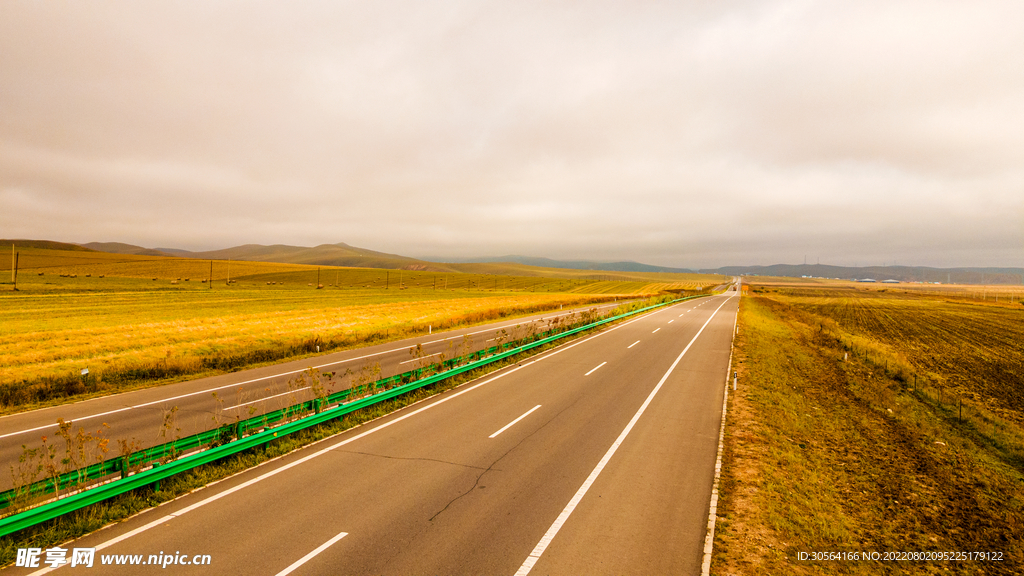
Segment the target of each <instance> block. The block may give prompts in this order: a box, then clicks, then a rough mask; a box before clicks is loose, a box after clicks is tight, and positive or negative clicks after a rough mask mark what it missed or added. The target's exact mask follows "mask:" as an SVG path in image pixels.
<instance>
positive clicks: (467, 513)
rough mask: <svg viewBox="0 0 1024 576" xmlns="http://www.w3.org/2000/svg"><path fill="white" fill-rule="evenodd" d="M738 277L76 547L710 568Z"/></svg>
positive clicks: (283, 564) (545, 566)
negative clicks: (720, 291) (716, 290)
mask: <svg viewBox="0 0 1024 576" xmlns="http://www.w3.org/2000/svg"><path fill="white" fill-rule="evenodd" d="M735 294H736V292H735V291H730V292H728V293H726V294H724V295H721V296H714V297H710V298H703V299H698V300H694V301H688V302H684V303H680V304H677V305H674V306H671V307H666V308H663V309H660V310H658V311H656V312H653V313H649V314H645V315H643V316H641V317H639V318H636V319H633V320H630V321H627V322H623V323H621V324H619V325H617V326H615V327H612V328H609V329H607V330H604V331H602V332H600V333H598V334H595V335H592V336H588V337H586V338H583V339H580V340H578V341H575V342H571V343H567V344H565V345H563V346H560V347H558V348H555V349H553V350H550V351H547V352H545V353H543V354H540V355H538V356H536V357H534V358H532V359H530V360H528V361H524V362H522V363H520V364H519V365H516V366H510V367H507V368H505V369H502V370H500V371H497V372H495V373H492V374H491V375H489V376H487V377H485V378H482V379H480V380H477V381H474V382H470V383H467V384H465V385H463V386H461V387H459V388H456V389H454V390H451V391H448V392H445V393H443V394H440V395H438V396H435V397H433V398H431V399H429V400H426V401H423V402H420V403H418V404H415V405H413V406H410V407H408V408H406V409H404V410H401V411H398V412H396V413H394V414H391V415H389V416H387V417H384V418H381V419H379V420H376V421H374V422H372V423H369V424H366V425H364V426H361V427H358V428H355V429H353V430H350V431H347V432H346V433H344V434H340V435H338V436H335V437H332V438H330V439H327V440H324V441H322V442H320V443H317V444H315V445H313V446H310V447H307V448H305V449H303V450H300V451H297V452H295V453H293V454H289V455H287V456H285V457H282V458H280V459H278V460H275V461H273V462H269V463H266V464H264V465H262V466H259V467H257V468H254V469H252V470H249V471H246V472H244V473H241V474H239V475H236V476H234V477H232V478H229V479H227V480H224V481H221V482H219V483H216V484H214V485H212V486H209V487H207V488H205V489H202V490H199V491H197V492H195V493H192V494H190V495H187V496H184V497H182V498H179V499H177V500H175V501H173V502H170V503H168V504H166V505H163V506H161V507H159V508H156V509H153V510H150V511H148V512H145V513H143V514H140V515H138V516H135V517H134V518H131V519H129V520H127V521H125V522H122V523H120V524H117V525H114V526H111V527H108V528H106V529H103V530H100V531H98V532H96V533H94V534H91V535H88V536H86V537H84V538H81V539H79V540H78V541H75V542H73V543H70V544H67V545H65V546H64V548H66V549H68V550H71V549H73V548H76V547H82V548H85V547H95V548H97V551H96V556H95V565H96V566H99V565H100V564H101V563H102V561H103V560H102V558H103V557H104V556H108V555H141V557H140V560H141V562H143V563H145V562H147V561H148V560H149V555H151V554H152V555H159V554H170V555H175V557H185V558H186V559H189V560H191V559H193V558H194V557H195V556H196V555H209V557H210V565H208V566H195V565H173V566H168V567H167V568H166V570H167V571H173V573H175V574H256V575H262V574H266V575H270V576H273V575H278V576H283V575H284V574H287V573H291V574H325V575H326V574H403V575H407V574H509V575H512V574H526V573H530V574H699V573H700V564H701V556H702V551H703V541H704V537H705V531H706V526H707V520H708V507H709V500H710V495H711V488H712V483H713V480H714V465H715V459H716V455H717V449H718V432H719V428H720V425H721V418H722V402H723V393H724V389H723V387H724V386H725V383H726V378H727V374H726V372H727V366H728V361H729V355H730V349H731V341H732V335H733V331H734V322H735V314H736V310H737V305H738V298H736V297H735ZM69 554H70V553H69ZM179 554H180V555H181V556H176V555H179ZM125 558H127V557H125ZM78 569H79V568H67V567H65V568H63V569H62V571H63V572H74V571H75V570H78ZM162 570H163V569H162V568H160V567H157V566H153V565H148V566H146V565H143V566H112V565H106V566H104V567H103V571H102V573H104V574H139V573H163V572H162ZM10 571H11V572H12V573H29V572H31V570H28V569H25V568H12V569H10ZM43 572H45V570H44V571H36V572H34V573H37V574H38V573H43ZM97 573H99V572H97Z"/></svg>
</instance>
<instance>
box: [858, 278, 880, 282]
mask: <svg viewBox="0 0 1024 576" xmlns="http://www.w3.org/2000/svg"><path fill="white" fill-rule="evenodd" d="M854 282H878V280H875V279H874V278H861V279H860V280H854Z"/></svg>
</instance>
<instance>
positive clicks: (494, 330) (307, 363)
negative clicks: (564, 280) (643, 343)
mask: <svg viewBox="0 0 1024 576" xmlns="http://www.w3.org/2000/svg"><path fill="white" fill-rule="evenodd" d="M622 304H623V302H622V301H620V302H615V303H608V304H600V305H596V306H588V307H580V308H574V309H566V310H556V311H550V312H547V313H543V314H534V315H531V316H526V317H523V318H517V319H514V320H505V321H501V322H494V323H490V324H486V325H481V326H474V327H469V328H463V329H459V330H452V331H447V332H444V333H433V334H425V335H423V336H419V337H416V338H409V339H405V340H400V341H396V342H388V343H385V344H380V345H376V346H370V347H364V348H358V349H353V350H346V351H342V352H335V353H330V354H324V355H321V356H317V357H314V358H306V359H302V360H295V361H291V362H284V363H281V364H275V365H273V366H267V367H262V368H256V369H251V370H243V371H239V372H232V373H229V374H224V375H220V376H213V377H208V378H200V379H196V380H191V381H187V382H181V383H177V384H170V385H165V386H158V387H153V388H147V389H140V390H134V391H131V392H125V393H121V394H115V395H109V396H104V397H99V398H93V399H89V400H84V401H78V402H74V403H71V404H65V405H61V406H53V407H50V408H43V409H39V410H33V411H30V412H23V413H20V414H13V415H8V416H2V417H0V470H3V471H4V473H3V474H0V490H7V489H10V488H11V487H12V485H13V480H12V478H11V475H10V474H9V473H8V472H7V471H8V470H9V469H10V466H11V465H12V464H16V463H17V461H18V457H19V456H21V454H22V451H23V448H22V446H23V445H24V446H27V447H28V448H34V447H36V446H38V445H39V444H40V440H41V438H42V436H44V435H47V436H49V437H50V438H54V432H55V430H56V428H57V425H56V422H57V419H58V418H63V419H64V421H66V422H73V423H74V430H76V431H77V430H78V428H79V427H84V429H85V430H86V431H87V432H95V431H97V430H100V429H102V430H103V436H104V437H105V438H109V439H111V440H112V441H111V443H110V446H111V450H112V452H108V454H107V457H108V458H109V457H114V456H117V455H118V454H119V453H118V452H116V449H115V448H114V446H116V444H117V443H116V441H117V440H118V439H124V440H128V441H134V442H135V445H136V448H137V449H139V448H148V447H151V446H155V445H158V444H162V443H164V442H168V441H170V440H173V439H174V438H175V437H186V436H190V435H192V434H196V433H198V432H203V431H205V430H210V429H212V428H216V427H217V426H219V425H221V424H224V423H229V422H234V421H235V420H236V418H249V417H250V416H255V415H259V414H264V413H266V412H272V411H274V410H279V409H281V408H285V407H287V406H291V405H294V404H297V403H299V402H305V401H307V400H310V399H312V398H313V397H314V395H313V393H312V391H310V390H309V388H308V386H296V385H294V384H290V382H292V381H294V379H295V378H296V377H297V376H298V375H299V374H300V373H301V372H303V371H305V370H307V369H309V368H311V367H313V368H316V369H317V370H318V371H319V372H321V373H323V374H330V373H332V372H333V373H335V376H334V377H333V378H331V379H325V380H324V385H325V387H326V388H327V390H328V393H331V392H336V391H338V390H344V389H346V388H349V387H350V386H351V385H352V383H353V382H358V381H359V380H360V379H366V380H374V379H376V376H374V374H376V373H377V372H376V370H377V369H378V368H379V376H380V377H387V376H392V375H394V374H401V373H403V372H408V371H409V370H414V369H416V368H418V367H420V366H423V365H426V364H429V363H431V362H435V361H436V360H437V358H438V355H439V354H444V355H445V357H446V358H451V357H453V356H458V355H462V354H466V353H470V352H475V351H477V350H481V349H484V348H487V347H490V346H494V345H496V344H497V343H498V340H497V338H506V339H507V338H508V335H512V336H517V335H518V336H522V335H525V334H526V333H527V331H528V330H529V329H530V326H531V325H533V326H535V327H536V330H537V331H544V330H546V329H548V326H549V325H550V323H551V322H552V321H553V320H555V319H563V320H564V319H566V318H567V317H568V316H570V315H572V314H579V313H581V312H583V311H586V310H590V309H593V308H597V310H598V311H599V312H602V313H603V312H607V311H610V310H612V309H613V308H615V307H616V306H619V305H622ZM502 330H505V335H502V334H501V331H502ZM417 345H420V346H421V348H422V355H421V356H420V358H416V357H415V356H413V355H412V354H411V353H410V351H411V349H413V348H414V347H416V346H417ZM214 393H216V394H217V396H216V397H214ZM174 408H176V411H175V412H174V415H173V422H171V425H170V426H169V429H168V430H166V433H164V429H163V425H164V422H165V418H166V417H167V415H168V414H170V412H171V410H172V409H174ZM103 424H107V425H108V426H109V428H104V427H103ZM58 442H63V441H60V440H58ZM59 448H60V450H62V451H63V445H62V444H61V445H60V446H59ZM89 463H90V464H92V463H93V460H90V461H89Z"/></svg>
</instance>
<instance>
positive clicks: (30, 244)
mask: <svg viewBox="0 0 1024 576" xmlns="http://www.w3.org/2000/svg"><path fill="white" fill-rule="evenodd" d="M11 244H14V246H15V249H17V248H18V247H21V248H45V249H47V250H74V251H77V252H93V250H92V249H90V248H86V247H84V246H79V245H78V244H68V243H66V242H54V241H53V240H23V239H22V240H19V239H15V240H0V248H2V247H3V246H10V245H11Z"/></svg>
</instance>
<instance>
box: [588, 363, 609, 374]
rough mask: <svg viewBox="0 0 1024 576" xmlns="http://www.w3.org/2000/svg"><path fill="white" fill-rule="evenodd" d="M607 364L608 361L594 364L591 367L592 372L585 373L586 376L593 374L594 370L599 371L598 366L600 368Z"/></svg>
mask: <svg viewBox="0 0 1024 576" xmlns="http://www.w3.org/2000/svg"><path fill="white" fill-rule="evenodd" d="M605 364H607V362H601V363H600V364H598V365H597V366H594V367H593V368H591V369H590V372H587V373H586V374H584V376H590V375H591V374H593V373H594V372H597V369H598V368H600V367H601V366H604V365H605Z"/></svg>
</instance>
